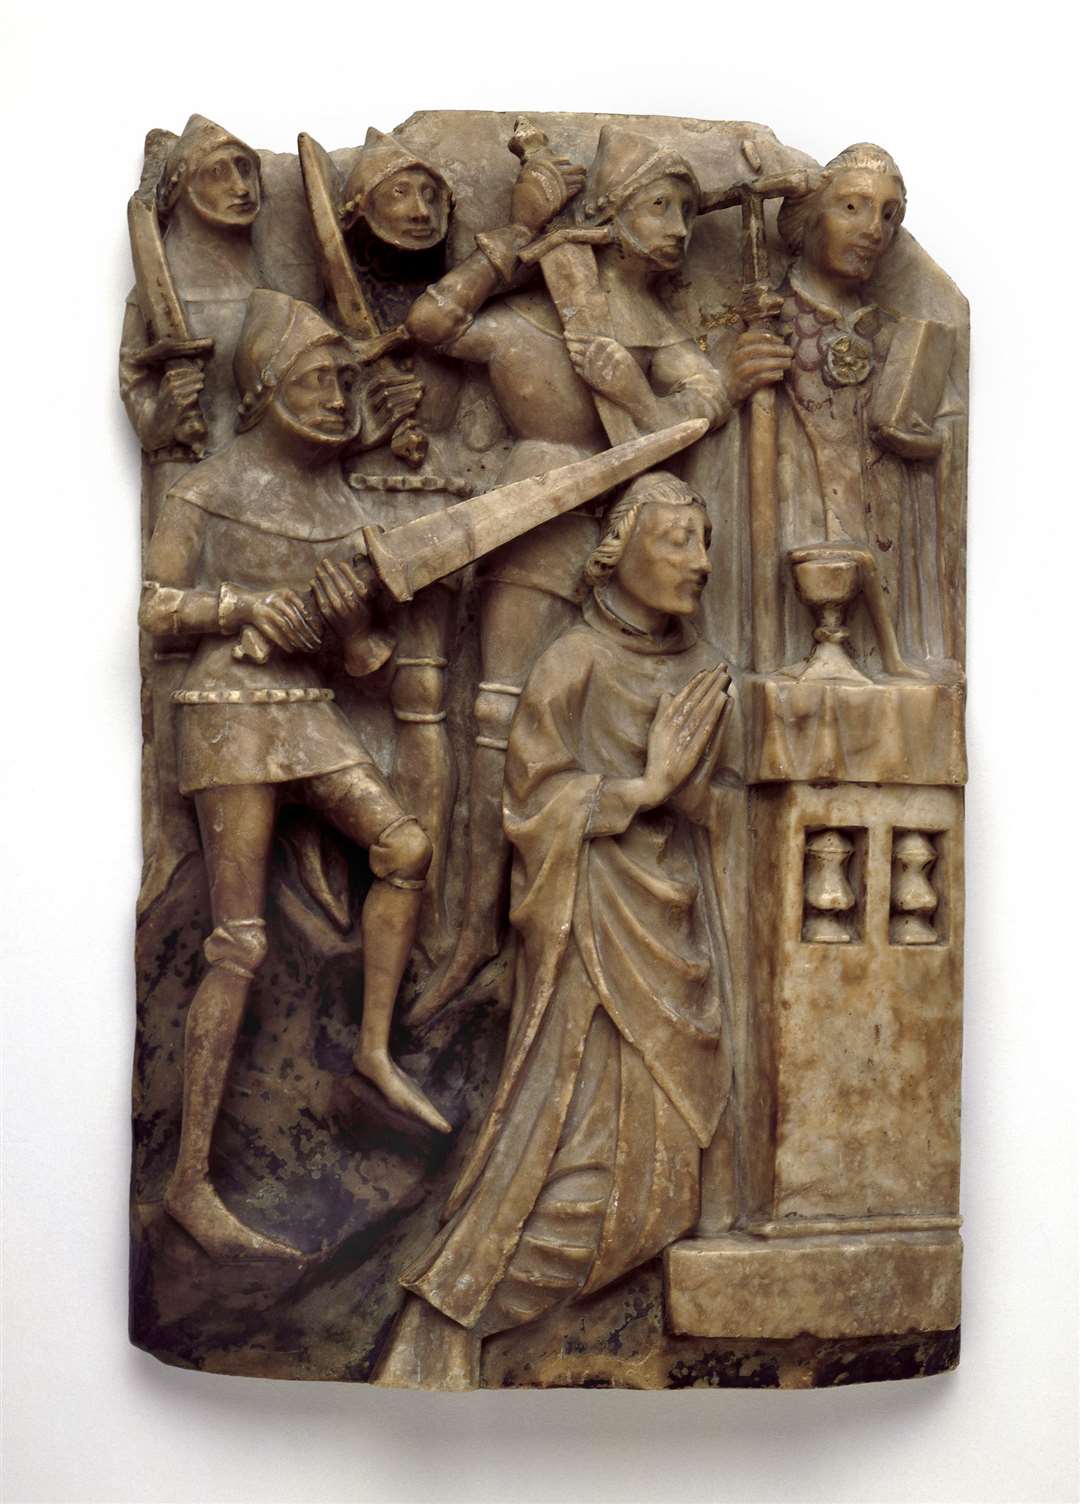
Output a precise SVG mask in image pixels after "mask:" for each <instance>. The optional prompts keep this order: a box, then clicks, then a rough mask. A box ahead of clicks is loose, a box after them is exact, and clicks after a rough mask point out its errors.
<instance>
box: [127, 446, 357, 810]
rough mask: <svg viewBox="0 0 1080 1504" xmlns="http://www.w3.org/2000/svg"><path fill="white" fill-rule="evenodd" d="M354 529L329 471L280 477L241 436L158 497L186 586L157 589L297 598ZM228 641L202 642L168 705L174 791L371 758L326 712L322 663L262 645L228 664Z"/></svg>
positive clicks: (346, 545) (307, 772) (349, 541)
mask: <svg viewBox="0 0 1080 1504" xmlns="http://www.w3.org/2000/svg"><path fill="white" fill-rule="evenodd" d="M366 520H367V519H366V518H365V517H364V515H363V513H362V512H361V509H360V504H359V501H358V498H357V496H356V494H355V493H354V492H352V491H351V490H350V489H349V487H348V486H346V485H345V483H344V482H343V481H342V479H341V477H340V475H339V474H338V472H337V467H336V466H329V467H325V468H324V469H321V470H314V471H310V472H304V471H295V472H293V473H292V474H290V475H289V476H288V477H282V476H281V475H280V473H274V472H273V471H271V470H269V469H266V468H264V467H263V465H262V464H261V463H260V460H259V457H258V453H257V450H256V446H255V444H254V443H253V442H252V441H251V440H249V439H248V437H247V436H246V435H241V436H240V437H239V438H238V439H236V440H235V441H234V442H233V443H232V444H230V445H229V446H228V447H227V448H226V449H225V450H223V451H222V452H221V453H220V454H219V455H216V456H214V457H213V458H212V459H210V460H207V461H205V462H204V463H203V464H201V465H199V466H197V467H196V468H195V469H194V470H192V471H191V472H190V473H189V474H188V475H186V476H185V477H184V478H183V479H182V480H181V481H180V483H179V484H177V485H176V486H174V487H173V489H172V490H171V491H170V492H169V496H168V498H167V507H166V511H165V512H164V513H163V515H162V519H161V523H160V524H159V528H169V529H171V530H172V532H173V534H174V541H175V542H176V543H177V544H179V545H180V548H181V551H182V550H183V548H184V547H185V546H186V551H187V556H188V561H189V563H188V569H187V571H186V572H187V575H188V578H187V579H186V580H184V581H180V580H165V581H161V582H160V583H162V584H167V585H171V584H185V585H188V586H190V587H191V588H193V589H197V590H211V591H216V590H218V589H219V588H220V587H221V585H222V584H224V583H226V582H227V583H228V584H230V585H233V586H235V587H237V588H239V589H241V590H264V591H265V590H270V589H272V588H281V587H291V588H293V589H295V590H297V591H299V592H303V591H305V590H307V589H308V587H309V586H310V582H311V578H312V576H313V574H314V571H315V566H316V565H317V564H318V563H319V562H320V561H321V560H322V559H325V558H333V559H335V560H338V561H340V560H344V559H350V558H351V557H352V556H353V555H355V554H357V553H362V552H363V551H364V544H363V538H362V536H361V528H362V527H363V526H364V524H365V522H366ZM155 541H156V535H155ZM323 637H324V643H329V641H330V640H331V639H332V638H333V634H332V632H331V631H330V630H329V629H325V630H324V634H323ZM237 642H238V638H237V637H236V636H217V635H208V636H205V637H203V638H202V640H201V641H200V644H199V647H198V649H197V651H196V654H195V658H194V661H193V662H192V665H191V667H190V669H189V670H188V673H187V675H186V677H185V679H184V683H183V686H182V688H181V689H180V691H179V692H178V693H177V695H176V697H175V698H176V700H177V703H178V704H179V706H180V707H181V709H180V716H179V721H180V726H179V737H178V741H179V757H178V761H179V783H180V789H181V792H182V793H185V794H192V793H197V792H198V791H200V790H202V789H208V788H217V787H221V786H224V785H230V784H249V783H250V784H265V783H287V782H290V781H292V780H293V779H298V778H312V777H315V776H317V775H318V774H321V773H333V772H337V771H339V770H340V769H342V768H347V767H352V766H354V765H356V764H358V763H371V762H372V761H373V759H372V757H371V754H370V753H369V752H368V750H367V748H366V747H365V746H364V744H363V742H362V741H361V740H360V738H359V737H358V736H357V734H356V732H355V730H354V729H353V727H352V725H351V724H350V722H349V720H348V719H347V717H346V716H345V715H344V714H343V713H342V711H341V710H340V708H339V707H338V706H337V705H336V704H335V703H334V691H333V686H332V682H331V681H332V679H333V677H334V676H335V672H336V670H335V668H334V665H333V664H332V663H330V662H328V660H327V654H325V653H323V652H320V653H318V654H314V655H309V654H304V653H300V652H296V653H291V654H289V653H284V652H282V651H280V650H279V649H277V648H272V649H271V656H270V659H269V661H268V662H267V663H265V664H257V663H254V662H252V661H251V660H249V659H244V660H238V659H237V658H235V657H234V656H233V649H234V648H235V647H236V645H237Z"/></svg>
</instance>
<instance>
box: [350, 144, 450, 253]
mask: <svg viewBox="0 0 1080 1504" xmlns="http://www.w3.org/2000/svg"><path fill="white" fill-rule="evenodd" d="M409 167H419V168H421V169H422V170H423V171H424V172H426V173H428V175H429V176H430V177H432V178H434V180H435V182H436V183H437V184H438V186H439V188H440V189H441V190H442V192H443V193H444V194H445V195H446V207H447V211H448V212H449V209H450V208H451V207H452V205H453V202H454V195H453V194H452V193H451V191H450V184H449V183H448V182H447V181H446V179H445V177H444V176H443V174H442V173H441V172H440V171H439V169H438V168H437V167H435V166H433V165H432V163H431V162H427V161H425V160H424V158H423V157H418V156H417V155H416V153H415V152H414V151H412V150H411V149H410V148H409V147H407V146H406V145H405V144H404V143H403V142H401V141H399V140H398V138H397V137H396V136H388V135H387V134H386V133H385V131H380V130H376V129H375V127H374V126H373V125H372V126H370V127H369V128H368V133H367V136H366V137H365V139H364V144H363V146H362V147H361V149H360V154H359V156H358V157H357V159H356V162H355V163H354V165H353V169H352V171H351V172H350V173H349V177H348V180H347V182H346V184H345V196H344V199H343V201H342V205H341V208H340V210H339V214H340V216H341V227H342V229H343V230H346V231H347V230H350V229H352V227H353V225H354V224H355V223H356V221H357V220H358V219H359V218H360V217H361V215H364V216H366V214H367V209H368V205H369V203H370V201H371V195H372V194H373V193H374V191H375V189H376V188H377V187H378V186H379V184H380V183H385V182H386V180H387V178H391V177H393V176H394V174H395V173H396V172H403V171H405V169H406V168H409Z"/></svg>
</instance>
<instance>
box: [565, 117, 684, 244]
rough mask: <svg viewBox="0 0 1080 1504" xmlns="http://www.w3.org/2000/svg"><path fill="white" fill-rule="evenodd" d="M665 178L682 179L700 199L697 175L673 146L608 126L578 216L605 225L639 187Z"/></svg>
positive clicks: (598, 148) (601, 137)
mask: <svg viewBox="0 0 1080 1504" xmlns="http://www.w3.org/2000/svg"><path fill="white" fill-rule="evenodd" d="M664 177H673V178H682V179H683V180H684V181H685V182H687V183H689V185H690V187H691V188H692V189H693V192H694V196H695V199H697V200H699V201H700V198H701V187H700V184H699V183H698V180H697V175H696V174H695V172H694V169H693V168H692V167H691V166H690V163H689V162H688V161H687V160H686V158H685V157H684V156H682V155H681V154H680V153H679V152H677V151H676V150H675V149H674V147H671V146H661V145H660V144H659V143H658V142H656V141H650V140H649V138H648V137H647V136H639V135H638V134H637V132H636V131H629V130H627V129H626V128H625V127H624V126H621V125H605V126H604V128H603V130H602V131H601V132H600V141H599V143H598V145H597V148H596V156H595V157H594V158H593V163H592V166H591V167H590V168H589V175H588V178H587V180H586V183H585V191H584V193H583V194H582V198H581V206H580V210H579V215H580V217H581V218H582V219H583V220H586V221H587V222H588V223H589V224H606V223H607V222H608V221H609V220H612V219H614V218H615V215H616V214H617V213H618V212H619V210H620V209H621V208H622V206H623V205H624V204H625V203H626V201H627V200H628V199H629V198H631V197H632V196H633V195H634V194H635V193H636V192H637V191H638V189H639V188H644V187H646V186H647V185H648V184H649V183H655V182H656V180H657V178H664Z"/></svg>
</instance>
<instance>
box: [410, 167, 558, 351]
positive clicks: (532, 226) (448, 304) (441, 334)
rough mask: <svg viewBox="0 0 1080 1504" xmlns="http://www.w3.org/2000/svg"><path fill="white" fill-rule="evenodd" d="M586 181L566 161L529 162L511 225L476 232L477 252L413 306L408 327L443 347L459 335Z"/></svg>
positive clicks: (512, 203)
mask: <svg viewBox="0 0 1080 1504" xmlns="http://www.w3.org/2000/svg"><path fill="white" fill-rule="evenodd" d="M583 181H584V169H583V168H580V167H575V166H572V165H571V164H570V163H569V162H566V161H563V160H559V161H555V160H551V161H538V160H535V159H533V160H530V161H527V162H525V163H524V164H523V165H522V168H521V171H520V172H519V173H518V179H517V182H516V183H515V185H514V191H513V194H512V196H511V200H510V220H511V222H510V224H508V225H504V226H503V227H502V228H501V229H498V230H488V231H483V232H481V234H479V235H477V237H476V250H475V251H473V253H472V255H471V256H467V257H466V258H465V260H464V261H462V262H461V264H460V265H459V266H455V267H454V268H453V269H452V270H451V271H449V272H447V274H446V276H445V277H443V278H441V279H440V281H438V282H436V283H435V284H434V286H432V287H429V288H428V290H427V292H425V293H423V294H422V295H421V296H420V297H419V298H417V300H416V302H415V303H414V304H413V306H412V308H411V309H410V310H409V314H408V317H407V318H406V320H405V327H406V329H407V330H408V331H409V333H410V335H411V336H412V338H413V339H414V340H415V341H416V342H417V344H421V345H438V346H443V345H449V344H452V343H453V342H454V341H455V340H457V339H459V338H460V336H461V335H462V334H464V333H465V331H466V330H467V329H468V327H469V325H470V324H471V323H472V321H473V319H474V318H475V317H476V314H477V313H478V312H479V310H480V309H481V308H482V307H483V306H484V304H485V303H486V302H487V300H488V299H489V298H490V297H491V296H492V294H493V293H495V292H497V291H499V290H501V289H503V288H506V287H509V285H510V283H511V282H512V280H513V277H514V273H515V272H516V271H517V268H518V257H519V256H520V254H521V252H522V251H523V250H524V249H525V247H526V246H527V245H529V244H530V243H531V242H532V241H533V240H534V239H535V238H536V236H537V235H538V234H539V233H540V231H541V230H542V229H543V228H544V226H545V225H546V224H547V222H548V221H549V220H550V219H551V218H552V217H553V216H554V215H555V214H557V213H558V212H559V210H560V209H562V207H563V206H564V205H565V204H566V203H567V202H568V201H569V200H570V199H571V198H572V197H573V196H574V194H575V193H577V192H578V190H579V189H580V187H581V185H582V182H583Z"/></svg>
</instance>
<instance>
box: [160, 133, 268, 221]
mask: <svg viewBox="0 0 1080 1504" xmlns="http://www.w3.org/2000/svg"><path fill="white" fill-rule="evenodd" d="M182 201H183V202H185V203H186V204H188V205H189V206H190V208H191V210H192V211H193V212H194V213H195V214H196V215H197V216H198V218H200V219H202V220H204V221H205V222H206V223H207V224H210V225H213V226H215V227H216V228H218V229H223V230H242V229H246V228H248V227H249V226H250V225H251V224H252V222H253V221H254V219H255V216H256V215H257V214H258V212H259V205H260V203H261V202H262V181H261V176H260V168H259V155H258V152H256V151H253V150H252V148H251V147H250V146H248V145H246V144H245V142H243V141H241V140H240V139H239V137H238V136H234V135H233V134H232V133H231V132H230V131H227V130H225V128H224V127H223V126H220V125H216V124H215V123H214V121H212V120H207V119H206V117H205V116H204V115H192V117H191V119H190V120H189V121H188V123H187V125H185V127H184V130H183V133H182V134H181V135H180V136H178V137H177V139H176V141H175V143H174V145H173V147H172V149H171V150H170V152H169V155H168V157H167V158H166V160H165V167H164V170H163V171H162V175H161V181H160V183H159V185H158V193H157V202H158V212H159V213H160V215H161V217H162V219H168V218H169V216H170V215H171V214H172V213H173V212H174V211H175V210H176V208H177V205H178V204H180V203H181V202H182Z"/></svg>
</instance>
